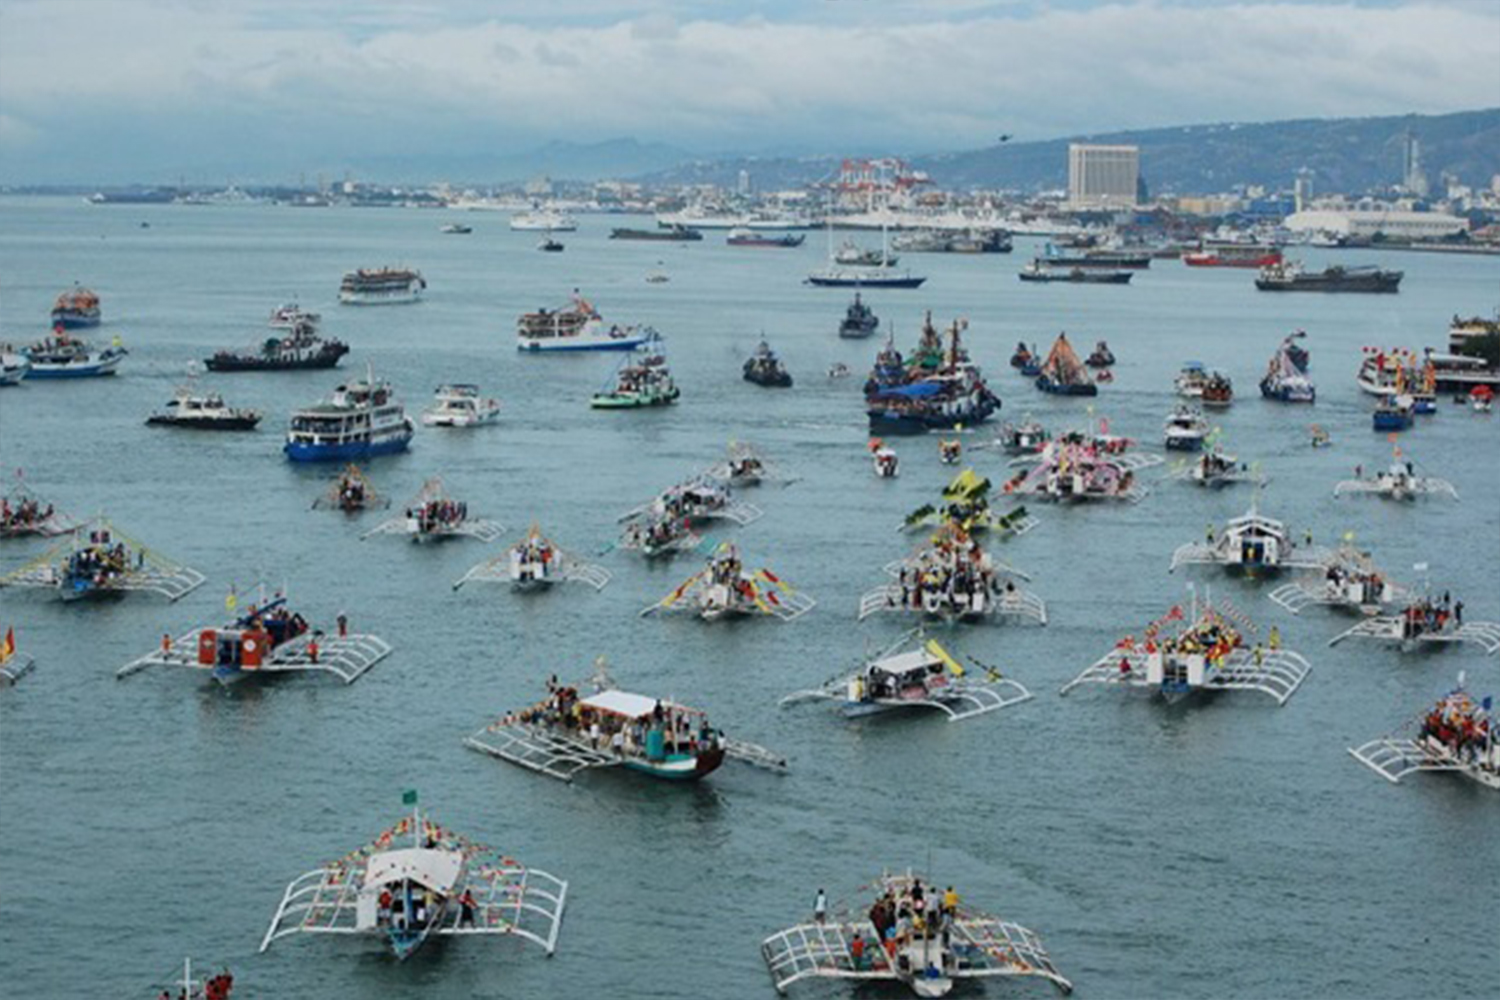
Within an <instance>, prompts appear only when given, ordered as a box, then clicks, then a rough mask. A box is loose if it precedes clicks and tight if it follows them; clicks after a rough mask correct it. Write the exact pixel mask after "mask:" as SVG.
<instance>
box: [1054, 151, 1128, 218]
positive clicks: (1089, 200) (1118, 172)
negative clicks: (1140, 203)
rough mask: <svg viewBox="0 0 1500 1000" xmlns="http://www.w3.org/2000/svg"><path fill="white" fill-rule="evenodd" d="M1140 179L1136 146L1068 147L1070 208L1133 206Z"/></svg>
mask: <svg viewBox="0 0 1500 1000" xmlns="http://www.w3.org/2000/svg"><path fill="white" fill-rule="evenodd" d="M1140 179H1141V149H1140V147H1139V146H1087V145H1084V144H1082V143H1077V142H1075V143H1071V144H1069V146H1068V205H1069V207H1071V208H1128V207H1131V206H1133V205H1135V203H1136V191H1137V189H1138V188H1139V186H1140Z"/></svg>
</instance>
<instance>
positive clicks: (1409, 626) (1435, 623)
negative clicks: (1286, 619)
mask: <svg viewBox="0 0 1500 1000" xmlns="http://www.w3.org/2000/svg"><path fill="white" fill-rule="evenodd" d="M1408 600H1409V603H1407V604H1406V606H1405V607H1403V608H1401V610H1400V611H1398V612H1397V613H1396V614H1393V615H1379V616H1377V617H1374V618H1366V619H1365V620H1364V621H1362V622H1360V623H1359V624H1358V625H1356V626H1354V627H1353V628H1351V629H1348V630H1347V631H1344V632H1341V633H1339V634H1338V635H1336V636H1334V637H1333V638H1332V639H1330V640H1329V641H1328V645H1330V646H1336V645H1338V644H1339V643H1341V642H1343V641H1344V640H1345V639H1374V640H1376V641H1378V642H1388V643H1394V644H1396V645H1398V646H1399V647H1400V648H1401V652H1403V653H1409V652H1412V651H1414V650H1418V649H1443V648H1446V647H1447V646H1448V645H1449V644H1451V643H1455V642H1472V643H1473V644H1474V645H1476V646H1478V647H1479V648H1480V649H1482V650H1484V651H1485V653H1486V654H1488V655H1493V654H1495V653H1500V623H1497V622H1483V621H1472V620H1471V621H1467V622H1466V621H1464V602H1463V601H1462V600H1459V601H1457V602H1453V601H1451V600H1449V595H1447V594H1444V595H1443V597H1442V599H1441V600H1437V599H1434V598H1432V597H1431V596H1429V595H1425V594H1424V595H1423V596H1421V597H1413V598H1408Z"/></svg>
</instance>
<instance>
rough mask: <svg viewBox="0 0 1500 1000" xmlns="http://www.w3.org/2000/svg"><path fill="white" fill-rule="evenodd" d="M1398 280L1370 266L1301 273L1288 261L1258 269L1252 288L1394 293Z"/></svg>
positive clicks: (1397, 275)
mask: <svg viewBox="0 0 1500 1000" xmlns="http://www.w3.org/2000/svg"><path fill="white" fill-rule="evenodd" d="M1402 277H1404V272H1402V271H1386V270H1383V269H1381V268H1378V267H1374V266H1365V267H1340V266H1338V265H1334V266H1333V267H1327V268H1324V269H1323V270H1321V271H1304V270H1303V269H1302V265H1300V264H1298V263H1297V262H1295V261H1289V262H1284V263H1281V264H1273V265H1271V266H1270V267H1266V268H1262V269H1261V272H1260V276H1259V277H1257V278H1256V279H1255V287H1256V288H1258V289H1260V290H1261V291H1263V292H1396V291H1399V290H1400V286H1401V279H1402Z"/></svg>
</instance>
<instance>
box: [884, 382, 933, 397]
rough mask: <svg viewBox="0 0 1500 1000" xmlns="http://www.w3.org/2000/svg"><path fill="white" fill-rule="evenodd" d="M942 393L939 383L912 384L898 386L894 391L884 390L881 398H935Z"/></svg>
mask: <svg viewBox="0 0 1500 1000" xmlns="http://www.w3.org/2000/svg"><path fill="white" fill-rule="evenodd" d="M942 391H943V386H942V383H940V382H913V383H912V384H911V385H898V386H896V387H895V388H894V389H884V390H882V391H881V393H880V394H881V395H882V396H906V397H907V398H915V397H918V396H935V395H937V394H938V393H940V392H942Z"/></svg>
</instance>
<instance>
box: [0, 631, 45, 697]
mask: <svg viewBox="0 0 1500 1000" xmlns="http://www.w3.org/2000/svg"><path fill="white" fill-rule="evenodd" d="M35 668H36V661H35V660H33V659H32V658H31V657H29V656H27V655H26V654H25V653H20V652H17V651H16V628H15V626H14V625H11V626H8V627H7V628H6V630H5V638H4V639H3V640H0V687H9V686H11V685H13V684H15V683H16V681H19V680H20V679H21V678H22V677H25V676H26V675H27V674H29V673H31V671H32V670H34V669H35Z"/></svg>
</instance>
